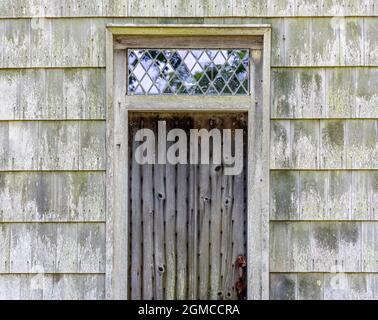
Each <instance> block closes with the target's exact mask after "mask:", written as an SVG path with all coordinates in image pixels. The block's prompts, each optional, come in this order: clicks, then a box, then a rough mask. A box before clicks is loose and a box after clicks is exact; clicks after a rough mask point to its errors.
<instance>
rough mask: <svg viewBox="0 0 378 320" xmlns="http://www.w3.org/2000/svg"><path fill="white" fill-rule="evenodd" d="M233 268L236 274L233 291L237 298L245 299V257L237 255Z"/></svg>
mask: <svg viewBox="0 0 378 320" xmlns="http://www.w3.org/2000/svg"><path fill="white" fill-rule="evenodd" d="M235 268H236V272H237V276H238V280H237V281H236V282H235V291H236V295H237V297H238V300H245V299H246V298H247V296H246V293H247V284H246V271H247V259H246V257H245V256H243V255H239V256H238V257H237V258H236V261H235Z"/></svg>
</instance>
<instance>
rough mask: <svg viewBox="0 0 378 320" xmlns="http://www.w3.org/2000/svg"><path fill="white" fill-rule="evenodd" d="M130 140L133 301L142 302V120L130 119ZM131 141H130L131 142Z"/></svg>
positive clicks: (131, 285) (131, 284)
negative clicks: (138, 134) (138, 150)
mask: <svg viewBox="0 0 378 320" xmlns="http://www.w3.org/2000/svg"><path fill="white" fill-rule="evenodd" d="M129 119H130V120H129V130H130V132H129V134H130V136H129V139H132V141H131V143H130V145H131V146H132V148H131V149H132V150H131V152H130V155H129V156H130V158H132V159H131V160H130V162H131V172H130V173H131V194H130V196H131V199H130V203H131V215H130V216H131V245H130V247H131V257H130V258H131V283H130V287H131V288H130V289H131V295H130V297H131V299H133V300H140V299H141V298H142V263H143V261H142V236H143V233H142V231H143V230H142V196H141V195H142V180H141V178H142V176H141V172H142V170H141V165H140V160H141V159H138V160H139V162H137V161H138V160H137V159H136V158H135V157H136V154H135V149H136V147H137V146H138V143H137V142H136V141H135V140H134V136H135V133H136V131H137V130H138V129H140V121H141V119H140V118H131V117H130V118H129ZM129 141H130V140H129Z"/></svg>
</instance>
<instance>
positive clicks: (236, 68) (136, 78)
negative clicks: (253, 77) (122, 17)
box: [127, 49, 249, 96]
mask: <svg viewBox="0 0 378 320" xmlns="http://www.w3.org/2000/svg"><path fill="white" fill-rule="evenodd" d="M248 88H249V50H248V49H232V50H229V49H190V50H189V49H128V90H127V91H128V94H129V95H213V96H214V95H215V96H229V95H248V94H249V89H248Z"/></svg>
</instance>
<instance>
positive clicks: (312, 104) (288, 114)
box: [271, 68, 328, 118]
mask: <svg viewBox="0 0 378 320" xmlns="http://www.w3.org/2000/svg"><path fill="white" fill-rule="evenodd" d="M325 72H326V71H325V70H324V69H321V68H319V69H312V68H311V69H310V68H308V69H306V68H299V69H296V68H295V69H294V68H293V69H292V68H274V69H273V72H272V95H271V107H272V117H273V118H318V117H319V118H323V117H327V114H326V108H325V105H326V104H325V89H326V86H325ZM327 89H328V88H327Z"/></svg>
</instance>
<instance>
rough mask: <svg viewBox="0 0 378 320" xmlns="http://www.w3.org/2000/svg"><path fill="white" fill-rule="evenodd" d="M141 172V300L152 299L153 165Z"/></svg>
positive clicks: (145, 123)
mask: <svg viewBox="0 0 378 320" xmlns="http://www.w3.org/2000/svg"><path fill="white" fill-rule="evenodd" d="M142 127H143V128H152V121H151V120H149V119H148V118H147V119H145V120H143V123H142ZM142 171H143V173H142V174H143V184H142V194H143V299H145V300H151V299H152V298H154V279H153V274H154V260H153V253H154V239H153V231H154V192H153V165H151V164H144V165H143V166H142Z"/></svg>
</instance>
